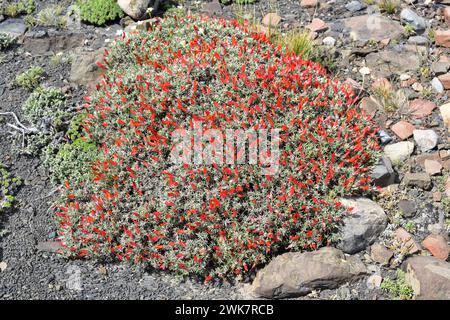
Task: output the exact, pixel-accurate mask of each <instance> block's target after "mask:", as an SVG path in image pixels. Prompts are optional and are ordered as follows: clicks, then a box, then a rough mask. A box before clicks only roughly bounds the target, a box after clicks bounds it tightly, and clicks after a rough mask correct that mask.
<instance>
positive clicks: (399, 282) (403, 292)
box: [381, 269, 414, 300]
mask: <svg viewBox="0 0 450 320" xmlns="http://www.w3.org/2000/svg"><path fill="white" fill-rule="evenodd" d="M381 289H383V290H384V291H386V292H387V293H388V294H389V298H390V299H392V300H410V299H412V298H413V297H414V290H413V289H412V288H411V286H410V285H408V284H407V283H406V279H405V272H404V271H402V270H400V269H398V270H397V277H396V279H395V280H391V279H385V280H384V281H383V283H382V284H381Z"/></svg>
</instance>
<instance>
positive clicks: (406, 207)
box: [398, 200, 417, 218]
mask: <svg viewBox="0 0 450 320" xmlns="http://www.w3.org/2000/svg"><path fill="white" fill-rule="evenodd" d="M398 208H399V210H400V212H401V214H402V216H403V217H404V218H412V217H414V216H415V215H416V212H417V206H416V203H415V202H414V201H412V200H400V202H399V203H398Z"/></svg>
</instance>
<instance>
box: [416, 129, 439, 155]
mask: <svg viewBox="0 0 450 320" xmlns="http://www.w3.org/2000/svg"><path fill="white" fill-rule="evenodd" d="M413 135H414V141H415V142H416V144H417V146H418V147H419V149H420V150H421V151H422V152H426V151H429V150H432V149H434V148H435V147H436V146H437V143H438V140H439V136H438V135H437V134H436V132H434V130H431V129H428V130H414V131H413Z"/></svg>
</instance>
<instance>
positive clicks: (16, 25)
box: [0, 19, 27, 38]
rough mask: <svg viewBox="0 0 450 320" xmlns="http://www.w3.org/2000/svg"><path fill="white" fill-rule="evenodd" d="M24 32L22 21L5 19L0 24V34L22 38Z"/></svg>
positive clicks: (24, 27) (25, 29) (25, 28)
mask: <svg viewBox="0 0 450 320" xmlns="http://www.w3.org/2000/svg"><path fill="white" fill-rule="evenodd" d="M25 31H27V27H26V25H25V23H24V22H23V21H22V19H7V20H6V21H3V22H1V23H0V33H6V34H8V35H10V36H11V37H14V38H17V37H20V36H22V35H23V34H24V33H25Z"/></svg>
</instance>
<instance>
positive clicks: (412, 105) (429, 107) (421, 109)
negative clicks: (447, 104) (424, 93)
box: [409, 99, 437, 119]
mask: <svg viewBox="0 0 450 320" xmlns="http://www.w3.org/2000/svg"><path fill="white" fill-rule="evenodd" d="M436 107H437V106H436V104H435V103H434V102H431V101H429V100H424V99H414V100H412V101H410V102H409V110H410V112H411V115H412V116H413V117H414V118H417V119H420V118H424V117H427V116H429V115H430V114H431V113H432V112H433V110H434V109H435V108H436Z"/></svg>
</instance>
